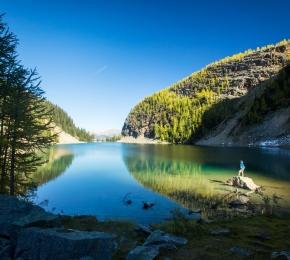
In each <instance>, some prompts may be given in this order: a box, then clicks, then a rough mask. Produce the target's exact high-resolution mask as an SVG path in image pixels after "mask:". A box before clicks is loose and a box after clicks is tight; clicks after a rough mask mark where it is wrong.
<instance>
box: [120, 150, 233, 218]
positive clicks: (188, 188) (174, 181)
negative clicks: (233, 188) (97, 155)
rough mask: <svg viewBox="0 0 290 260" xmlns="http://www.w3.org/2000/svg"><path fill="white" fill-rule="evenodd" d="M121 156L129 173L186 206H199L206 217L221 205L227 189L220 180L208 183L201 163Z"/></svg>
mask: <svg viewBox="0 0 290 260" xmlns="http://www.w3.org/2000/svg"><path fill="white" fill-rule="evenodd" d="M123 159H124V162H125V164H126V166H127V168H128V170H129V172H130V173H131V174H132V175H133V176H134V178H135V179H136V180H137V181H138V182H140V183H141V184H142V185H143V186H145V187H147V188H150V189H152V190H154V191H156V192H158V193H161V194H164V195H166V196H168V197H170V198H171V199H173V200H175V201H177V202H178V203H179V204H181V205H183V206H185V207H187V208H189V209H196V208H199V209H201V210H202V212H203V214H205V215H207V216H211V215H213V214H216V213H217V211H216V207H217V206H218V205H219V207H220V206H223V205H224V199H223V197H224V194H225V193H226V192H227V191H228V190H229V189H230V188H227V189H226V188H224V189H223V186H222V185H221V184H220V183H211V182H210V181H209V180H208V176H206V175H205V174H204V173H203V172H202V165H201V164H194V163H192V162H188V161H174V160H168V159H164V158H160V157H152V156H150V157H147V158H146V156H145V157H144V156H143V157H142V156H141V157H139V158H138V156H136V155H135V157H134V156H126V155H124V156H123ZM218 186H219V189H220V190H218V189H217V187H218ZM221 189H222V191H223V192H221Z"/></svg>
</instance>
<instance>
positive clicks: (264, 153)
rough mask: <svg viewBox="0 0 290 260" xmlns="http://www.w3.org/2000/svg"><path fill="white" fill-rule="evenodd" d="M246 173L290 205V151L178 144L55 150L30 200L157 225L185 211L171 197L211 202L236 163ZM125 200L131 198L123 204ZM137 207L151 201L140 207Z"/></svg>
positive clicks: (64, 210)
mask: <svg viewBox="0 0 290 260" xmlns="http://www.w3.org/2000/svg"><path fill="white" fill-rule="evenodd" d="M240 159H243V160H244V162H245V164H246V175H248V176H251V177H252V178H254V180H255V182H256V183H257V184H258V185H263V186H265V187H266V190H267V191H268V192H276V193H278V194H280V195H281V196H282V197H283V203H282V204H283V205H287V203H289V201H290V151H289V150H287V149H256V148H216V147H198V146H182V145H148V144H147V145H139V144H138V145H137V144H121V143H90V144H71V145H57V146H55V147H53V148H52V149H51V150H50V153H49V162H48V163H47V164H46V165H44V166H42V167H41V168H40V169H39V171H38V172H37V173H36V174H35V176H34V179H35V180H36V181H37V182H38V183H39V186H38V188H37V191H36V197H35V198H34V200H35V202H36V203H37V204H40V205H41V206H42V207H44V208H45V209H47V210H49V211H52V212H56V213H64V214H71V215H75V214H77V215H81V214H93V215H96V216H97V218H98V219H100V220H105V219H121V220H133V221H136V222H139V223H144V224H148V223H158V222H161V221H162V220H164V219H166V218H169V217H170V216H171V213H170V212H171V210H172V209H175V208H180V209H181V210H185V209H184V207H185V206H186V204H184V203H182V201H178V200H176V201H175V200H173V199H172V198H174V197H172V196H171V195H170V194H171V193H172V192H175V191H181V190H182V191H184V190H190V191H193V192H195V193H196V194H200V195H203V196H215V194H216V193H219V192H222V189H224V188H223V187H221V186H218V182H217V181H224V180H226V179H227V178H229V177H231V176H233V175H234V174H236V173H237V170H238V167H239V160H240ZM124 197H127V198H128V199H130V200H132V204H131V205H127V204H126V203H124ZM142 201H146V202H153V203H155V206H154V207H153V208H151V209H148V210H144V209H142Z"/></svg>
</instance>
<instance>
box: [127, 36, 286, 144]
mask: <svg viewBox="0 0 290 260" xmlns="http://www.w3.org/2000/svg"><path fill="white" fill-rule="evenodd" d="M289 60H290V41H289V40H284V41H281V42H279V43H277V44H276V45H268V46H265V47H262V48H257V49H256V50H247V51H245V52H243V53H238V54H235V55H233V56H231V57H226V58H224V59H222V60H220V61H217V62H214V63H212V64H210V65H208V66H206V67H205V68H204V69H202V70H200V71H197V72H195V73H193V74H191V75H190V76H188V77H186V78H184V79H182V80H180V81H178V82H177V83H175V84H173V85H172V86H170V87H168V88H166V89H164V90H161V91H160V92H158V93H155V94H153V95H152V96H149V97H146V98H145V99H144V100H143V101H141V102H140V103H139V104H137V105H136V106H135V107H134V108H133V109H132V111H131V112H130V113H129V115H128V117H127V118H126V121H125V123H124V126H123V129H122V135H123V136H129V137H130V136H131V137H135V138H137V137H146V138H151V139H158V140H161V141H168V142H171V143H191V144H195V143H197V144H204V145H224V144H225V145H232V144H235V145H261V144H262V145H264V144H275V145H283V144H290V79H289V77H290V76H289V75H290V67H289V66H290V65H289Z"/></svg>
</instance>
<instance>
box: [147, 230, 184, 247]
mask: <svg viewBox="0 0 290 260" xmlns="http://www.w3.org/2000/svg"><path fill="white" fill-rule="evenodd" d="M158 244H172V245H175V246H183V245H186V244H187V239H185V238H183V237H177V236H173V235H170V234H167V233H165V232H163V231H161V230H155V231H153V232H152V233H151V235H150V236H149V237H148V238H147V239H146V241H145V243H144V245H145V246H147V245H158Z"/></svg>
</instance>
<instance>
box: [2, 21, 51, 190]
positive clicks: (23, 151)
mask: <svg viewBox="0 0 290 260" xmlns="http://www.w3.org/2000/svg"><path fill="white" fill-rule="evenodd" d="M17 44H18V40H17V38H16V36H15V35H14V34H13V33H11V32H10V31H9V28H8V26H7V25H6V24H5V23H4V22H3V16H0V171H1V176H0V191H1V193H8V194H10V195H14V194H24V193H25V191H26V189H27V187H28V186H29V185H30V182H29V175H30V174H31V173H32V172H34V171H35V170H36V167H38V166H39V165H40V164H41V163H42V159H41V157H40V156H39V155H38V153H37V151H39V150H42V149H44V148H46V147H48V146H49V145H50V144H51V143H53V142H54V140H55V136H54V135H53V134H52V129H51V122H52V114H51V111H50V110H49V109H48V108H47V106H46V103H45V99H44V97H43V94H44V92H43V90H42V89H41V88H40V79H39V76H38V75H37V72H36V71H35V70H29V69H27V68H25V67H24V66H23V65H22V64H21V63H20V60H19V59H18V55H17V52H16V47H17Z"/></svg>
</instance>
